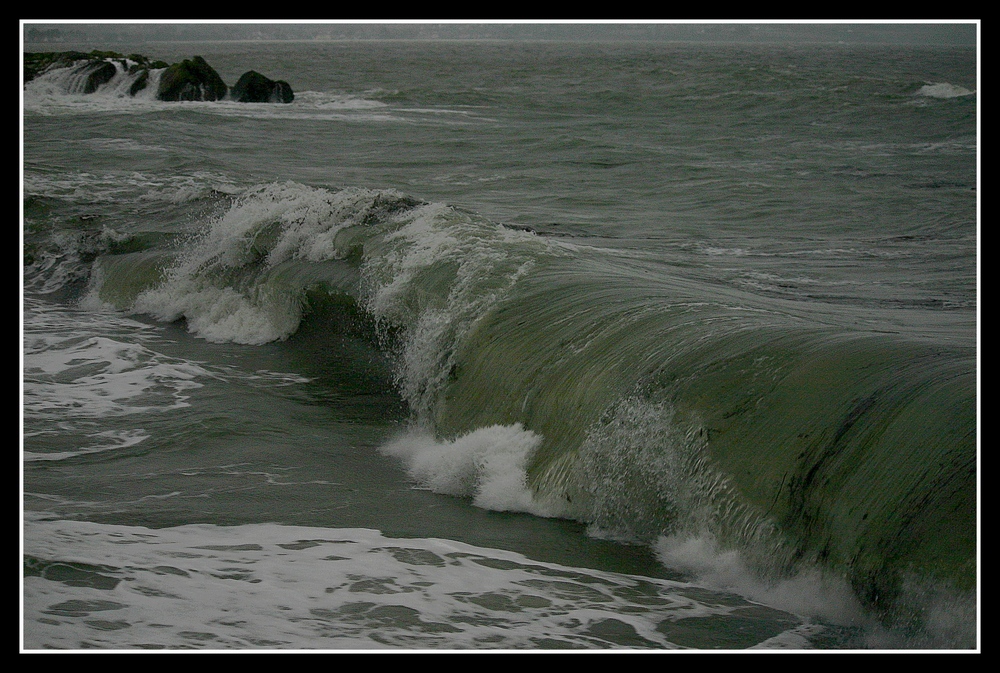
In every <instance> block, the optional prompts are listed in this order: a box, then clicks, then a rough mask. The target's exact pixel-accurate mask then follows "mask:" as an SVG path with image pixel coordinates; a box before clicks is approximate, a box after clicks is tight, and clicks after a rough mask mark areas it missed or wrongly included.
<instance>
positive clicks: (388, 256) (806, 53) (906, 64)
mask: <svg viewBox="0 0 1000 673" xmlns="http://www.w3.org/2000/svg"><path fill="white" fill-rule="evenodd" d="M59 48H60V50H62V49H79V50H83V51H89V50H90V49H95V48H100V49H115V50H116V51H120V52H122V53H141V54H144V55H146V56H149V57H150V58H154V59H162V60H165V61H167V62H175V61H179V60H181V59H184V58H191V57H192V56H193V55H196V54H197V55H200V56H203V57H204V58H205V59H206V60H207V61H208V63H209V64H211V65H212V66H213V67H215V68H216V69H217V70H218V72H219V74H220V75H221V76H222V78H223V80H224V81H226V82H227V83H229V84H232V83H234V82H235V81H236V79H238V77H239V75H240V74H241V73H242V72H245V71H246V70H250V69H253V70H257V71H258V72H261V73H264V74H265V75H267V76H269V77H271V78H272V79H283V80H286V81H287V82H289V84H290V85H291V86H292V88H293V90H294V91H295V100H294V102H292V103H291V104H288V105H282V104H252V103H249V104H248V103H236V102H231V101H215V102H204V103H201V102H185V103H165V102H159V101H156V100H155V99H153V98H152V97H150V96H141V97H136V98H130V97H128V96H126V95H123V91H124V90H126V88H125V87H123V83H122V81H119V80H115V81H112V82H110V83H109V84H108V85H107V86H106V87H105V88H103V89H101V90H99V91H97V92H96V93H93V94H80V93H75V91H74V89H73V86H72V83H71V82H67V80H66V78H65V77H64V75H65V73H59V72H58V71H57V72H52V73H48V74H46V75H43V76H42V77H41V78H39V79H38V80H36V81H33V82H30V83H29V84H28V85H26V87H25V89H24V94H23V125H24V132H23V152H24V161H23V220H22V225H23V226H22V231H23V240H24V248H23V256H24V259H23V287H24V290H23V300H22V313H23V351H22V358H23V367H22V385H23V397H22V400H23V402H22V415H23V430H22V438H23V441H22V484H23V498H22V500H23V510H24V513H23V550H22V551H23V559H24V578H23V626H22V637H23V646H24V647H25V648H27V649H44V648H60V649H86V648H103V649H136V648H151V649H163V648H177V649H233V648H257V649H282V650H284V649H337V650H341V649H358V650H368V649H384V648H396V649H400V648H402V649H427V648H434V649H542V650H555V649H564V648H643V649H650V648H651V649H663V650H668V649H697V650H706V649H746V648H793V649H817V648H841V649H843V648H897V647H902V648H952V649H969V648H974V647H976V643H977V636H978V630H977V628H978V627H977V601H976V596H977V589H976V580H977V576H978V564H977V559H978V551H977V550H978V545H977V515H976V504H977V494H978V488H977V484H978V476H977V475H978V472H977V469H978V468H977V427H978V424H977V409H978V402H977V384H976V364H977V330H976V325H977V310H978V300H977V283H976V277H977V245H978V239H977V221H976V213H977V210H976V206H977V193H976V186H977V172H976V156H977V94H976V91H975V85H976V53H975V50H974V49H967V48H945V47H912V46H911V47H905V46H891V47H890V46H871V45H869V46H850V45H792V44H785V45H735V44H734V45H725V44H712V45H700V44H684V43H657V42H631V43H630V42H620V43H614V42H582V43H570V42H513V41H495V42H491V41H471V40H470V41H420V42H407V41H356V42H337V41H328V42H272V43H248V42H242V43H233V42H230V43H222V42H219V43H150V44H129V45H97V44H95V45H60V46H59ZM26 50H38V51H41V50H42V49H41V48H39V49H31V48H29V47H26Z"/></svg>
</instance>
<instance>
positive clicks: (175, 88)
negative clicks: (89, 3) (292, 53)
mask: <svg viewBox="0 0 1000 673" xmlns="http://www.w3.org/2000/svg"><path fill="white" fill-rule="evenodd" d="M40 78H46V79H49V80H51V81H52V82H53V83H56V84H58V85H60V86H62V87H63V88H64V89H65V92H66V93H70V94H81V93H82V94H91V93H97V92H99V91H111V92H113V93H114V94H115V95H119V96H138V95H140V94H143V95H148V93H149V91H150V88H151V87H152V88H153V90H154V91H155V94H154V95H155V98H156V99H158V100H163V101H217V100H233V101H238V102H241V103H291V102H292V100H294V98H295V94H294V93H293V92H292V87H291V86H290V85H289V84H288V82H285V81H283V80H278V81H275V80H271V79H269V78H267V77H265V76H264V75H261V74H260V73H258V72H256V71H253V70H250V71H248V72H246V73H244V74H243V75H242V76H241V77H240V78H239V80H238V81H237V83H236V86H234V87H233V88H232V89H230V88H229V87H228V86H227V85H226V83H225V82H224V81H223V80H222V78H221V77H220V76H219V73H217V72H216V71H215V69H214V68H213V67H212V66H210V65H209V64H208V63H207V62H206V61H205V59H204V58H202V57H201V56H195V57H193V58H191V59H185V60H183V61H181V62H180V63H174V64H169V63H166V62H165V61H154V60H151V59H149V58H147V57H145V56H142V55H141V54H129V55H127V56H126V55H123V54H119V53H116V52H111V51H92V52H90V53H84V52H77V51H65V52H41V53H27V52H26V53H25V54H24V82H25V84H27V83H28V82H30V81H32V80H35V79H40Z"/></svg>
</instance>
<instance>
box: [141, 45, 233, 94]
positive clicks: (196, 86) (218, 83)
mask: <svg viewBox="0 0 1000 673" xmlns="http://www.w3.org/2000/svg"><path fill="white" fill-rule="evenodd" d="M227 93H229V87H227V86H226V83H225V82H223V81H222V78H221V77H219V73H217V72H215V69H214V68H213V67H212V66H210V65H209V64H208V63H206V62H205V59H203V58H202V57H201V56H195V57H194V58H193V59H190V60H189V59H185V60H184V61H182V62H180V63H175V64H173V65H172V66H170V67H169V68H167V69H166V70H165V71H164V73H163V75H161V76H160V89H159V91H158V92H157V93H156V97H157V98H159V99H160V100H165V101H181V100H185V101H212V100H220V99H222V98H225V97H226V94H227Z"/></svg>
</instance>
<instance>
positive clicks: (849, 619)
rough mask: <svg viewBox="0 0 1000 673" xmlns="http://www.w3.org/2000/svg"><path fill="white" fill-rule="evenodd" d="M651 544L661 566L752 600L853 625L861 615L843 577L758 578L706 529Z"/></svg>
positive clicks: (814, 572)
mask: <svg viewBox="0 0 1000 673" xmlns="http://www.w3.org/2000/svg"><path fill="white" fill-rule="evenodd" d="M655 550H656V553H657V556H658V557H659V558H660V561H661V562H662V563H663V564H664V565H665V566H668V567H670V568H673V569H676V570H680V571H682V572H686V573H690V574H691V575H692V576H693V577H694V578H696V581H697V582H698V583H699V584H701V585H704V586H706V587H710V588H713V589H718V590H722V591H732V592H733V593H736V594H739V595H740V596H743V597H745V598H748V599H750V600H753V601H759V602H761V603H765V604H767V605H770V606H772V607H776V608H779V609H782V610H787V611H788V612H792V613H795V614H798V615H802V616H805V617H816V618H820V619H822V620H824V621H827V622H830V623H833V624H842V625H856V624H859V623H861V622H863V621H864V619H865V618H864V617H863V610H862V609H861V606H860V604H859V603H858V602H857V599H856V598H855V597H854V594H853V593H852V592H851V589H850V586H849V585H848V584H847V582H846V581H844V580H843V579H841V578H838V577H834V576H831V575H829V574H826V573H823V572H821V571H820V570H819V569H815V568H810V569H805V570H801V571H800V572H798V573H797V574H795V575H793V576H790V577H784V578H780V579H772V580H764V579H761V578H760V577H758V576H757V575H755V574H754V573H753V572H752V571H751V570H750V569H749V567H748V565H747V564H746V563H745V562H744V560H743V558H742V557H741V555H740V553H739V552H738V551H736V550H732V549H728V550H727V549H722V548H721V547H720V546H719V544H718V543H717V541H716V539H715V537H714V536H712V535H711V534H709V533H701V534H699V535H673V536H668V537H662V538H660V540H659V541H658V542H657V544H656V545H655Z"/></svg>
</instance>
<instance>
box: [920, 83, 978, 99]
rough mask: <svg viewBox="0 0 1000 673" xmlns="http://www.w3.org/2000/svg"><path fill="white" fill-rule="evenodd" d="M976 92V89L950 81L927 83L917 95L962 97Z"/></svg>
mask: <svg viewBox="0 0 1000 673" xmlns="http://www.w3.org/2000/svg"><path fill="white" fill-rule="evenodd" d="M975 94H976V92H975V91H970V90H969V89H966V88H965V87H961V86H955V85H954V84H948V83H939V84H925V85H924V86H922V87H920V90H919V91H917V95H919V96H928V97H929V98H960V97H962V96H974V95H975Z"/></svg>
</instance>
